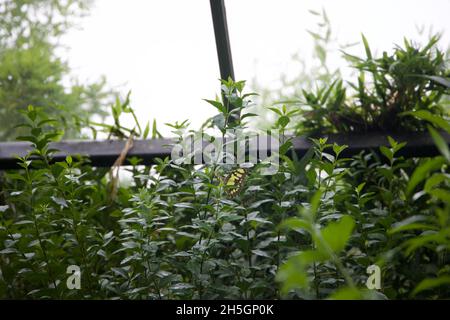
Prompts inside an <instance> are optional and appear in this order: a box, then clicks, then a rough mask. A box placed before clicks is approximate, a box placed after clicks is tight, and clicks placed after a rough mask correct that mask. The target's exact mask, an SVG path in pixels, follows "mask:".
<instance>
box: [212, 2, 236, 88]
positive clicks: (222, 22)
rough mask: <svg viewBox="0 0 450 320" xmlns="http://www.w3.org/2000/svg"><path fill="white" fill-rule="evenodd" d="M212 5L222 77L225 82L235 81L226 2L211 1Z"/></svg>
mask: <svg viewBox="0 0 450 320" xmlns="http://www.w3.org/2000/svg"><path fill="white" fill-rule="evenodd" d="M210 4H211V14H212V19H213V25H214V35H215V37H216V48H217V57H218V58H219V67H220V77H221V79H224V80H227V79H228V77H230V78H231V79H233V80H234V70H233V59H232V57H231V46H230V37H229V35H228V25H227V13H226V10H225V2H224V0H210Z"/></svg>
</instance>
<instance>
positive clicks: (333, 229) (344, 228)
mask: <svg viewBox="0 0 450 320" xmlns="http://www.w3.org/2000/svg"><path fill="white" fill-rule="evenodd" d="M354 227H355V221H354V220H353V218H352V217H351V216H349V215H344V216H343V217H342V218H341V219H340V220H339V221H338V222H331V223H329V224H328V225H327V226H326V227H325V228H323V229H321V230H320V234H321V236H322V238H323V240H325V242H326V243H327V245H328V246H329V247H330V248H331V249H332V250H333V252H335V253H339V252H341V251H342V250H344V248H345V246H346V245H347V242H348V240H349V239H350V236H351V235H352V232H353V228H354Z"/></svg>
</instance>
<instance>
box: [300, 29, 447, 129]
mask: <svg viewBox="0 0 450 320" xmlns="http://www.w3.org/2000/svg"><path fill="white" fill-rule="evenodd" d="M362 38H363V43H364V47H365V51H366V58H359V57H356V56H351V55H349V54H345V56H346V58H347V60H348V61H350V62H351V63H352V67H354V68H355V69H356V71H357V72H358V73H359V76H358V78H357V80H356V82H349V86H350V88H349V86H347V85H344V83H343V80H342V79H340V78H339V77H337V78H336V80H334V81H333V82H332V83H331V84H325V85H323V86H320V87H319V88H318V89H317V90H316V91H306V90H303V100H302V102H301V105H300V111H301V112H300V113H301V115H302V116H303V117H304V119H305V121H303V122H301V123H300V124H299V126H298V128H297V129H298V130H299V131H300V132H312V133H322V134H323V133H330V132H366V131H384V132H396V131H403V132H404V131H422V130H425V124H426V122H423V121H420V120H418V119H414V118H410V117H404V116H402V115H404V114H405V113H406V112H421V111H424V112H428V113H431V114H433V115H437V116H441V117H445V119H447V121H448V110H447V109H446V108H445V101H446V100H445V99H443V98H444V97H445V95H446V94H447V95H448V93H449V88H450V82H449V80H448V77H449V76H450V74H449V71H448V67H447V66H446V60H445V53H444V52H442V51H440V50H439V49H438V48H437V47H436V44H437V43H438V40H439V38H438V37H437V36H435V37H432V38H431V39H430V41H429V43H428V44H426V45H425V46H423V47H419V46H416V45H414V44H413V43H412V42H411V41H408V40H406V39H405V41H404V48H401V47H399V46H397V47H396V48H395V49H394V52H393V53H392V54H388V53H387V52H383V54H382V57H381V58H375V57H374V56H373V55H372V52H371V50H370V47H369V44H368V42H367V40H366V38H365V37H364V36H362ZM349 91H350V92H351V93H350V95H349V94H348V92H349Z"/></svg>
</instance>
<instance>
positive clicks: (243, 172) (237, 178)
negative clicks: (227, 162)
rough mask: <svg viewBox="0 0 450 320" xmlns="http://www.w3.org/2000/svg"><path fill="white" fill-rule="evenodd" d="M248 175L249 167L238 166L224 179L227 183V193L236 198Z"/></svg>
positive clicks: (224, 182)
mask: <svg viewBox="0 0 450 320" xmlns="http://www.w3.org/2000/svg"><path fill="white" fill-rule="evenodd" d="M247 175H248V169H247V168H236V169H234V170H233V171H231V172H230V173H229V174H228V175H227V177H226V178H225V179H223V180H222V181H223V184H224V185H225V193H226V194H227V195H228V196H229V197H230V198H234V197H235V196H236V195H237V194H238V193H239V192H240V191H241V190H242V187H243V186H244V183H245V179H246V178H247Z"/></svg>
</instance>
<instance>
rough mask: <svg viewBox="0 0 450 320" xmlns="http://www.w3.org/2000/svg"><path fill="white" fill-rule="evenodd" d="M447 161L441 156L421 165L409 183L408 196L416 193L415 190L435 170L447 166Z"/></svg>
mask: <svg viewBox="0 0 450 320" xmlns="http://www.w3.org/2000/svg"><path fill="white" fill-rule="evenodd" d="M445 162H446V161H445V159H444V158H443V157H441V156H439V157H436V158H432V159H428V160H426V161H425V162H424V163H422V164H421V165H419V166H418V167H417V168H416V170H414V172H413V174H412V176H411V179H410V180H409V182H408V186H407V187H406V194H407V195H408V196H410V195H411V193H412V192H413V191H414V188H415V187H416V186H417V185H418V184H419V183H420V182H422V181H423V180H425V179H426V178H427V177H428V173H429V172H431V171H434V170H438V169H440V168H441V167H442V165H443V164H445Z"/></svg>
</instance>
